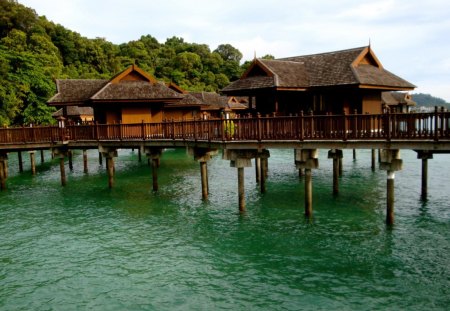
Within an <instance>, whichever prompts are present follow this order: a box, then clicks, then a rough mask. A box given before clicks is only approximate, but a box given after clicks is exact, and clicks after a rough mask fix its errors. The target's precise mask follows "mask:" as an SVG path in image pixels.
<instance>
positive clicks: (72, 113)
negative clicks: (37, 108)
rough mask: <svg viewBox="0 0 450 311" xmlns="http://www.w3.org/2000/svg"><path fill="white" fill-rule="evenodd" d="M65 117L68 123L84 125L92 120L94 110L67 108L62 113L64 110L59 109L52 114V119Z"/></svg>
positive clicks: (89, 108)
mask: <svg viewBox="0 0 450 311" xmlns="http://www.w3.org/2000/svg"><path fill="white" fill-rule="evenodd" d="M64 115H65V116H66V118H67V122H68V123H75V124H80V123H86V122H92V121H93V120H94V110H93V109H92V107H78V106H69V107H67V108H66V111H65V112H64V108H61V109H59V110H57V111H56V112H54V113H53V114H52V117H53V118H55V119H58V118H59V117H63V116H64Z"/></svg>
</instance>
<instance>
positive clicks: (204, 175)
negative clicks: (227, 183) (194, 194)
mask: <svg viewBox="0 0 450 311" xmlns="http://www.w3.org/2000/svg"><path fill="white" fill-rule="evenodd" d="M200 175H201V181H202V199H203V200H206V199H207V198H208V194H209V193H208V192H209V191H208V164H207V162H206V161H203V162H200Z"/></svg>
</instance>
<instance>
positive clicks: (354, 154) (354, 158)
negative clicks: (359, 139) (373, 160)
mask: <svg viewBox="0 0 450 311" xmlns="http://www.w3.org/2000/svg"><path fill="white" fill-rule="evenodd" d="M353 160H356V149H353Z"/></svg>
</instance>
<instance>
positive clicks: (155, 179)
mask: <svg viewBox="0 0 450 311" xmlns="http://www.w3.org/2000/svg"><path fill="white" fill-rule="evenodd" d="M152 177H153V191H155V192H156V191H158V188H159V186H158V159H157V158H152Z"/></svg>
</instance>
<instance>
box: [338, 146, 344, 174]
mask: <svg viewBox="0 0 450 311" xmlns="http://www.w3.org/2000/svg"><path fill="white" fill-rule="evenodd" d="M341 152H342V150H341ZM338 167H339V170H338V172H339V177H342V170H343V167H344V165H343V163H342V156H341V157H339V160H338Z"/></svg>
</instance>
